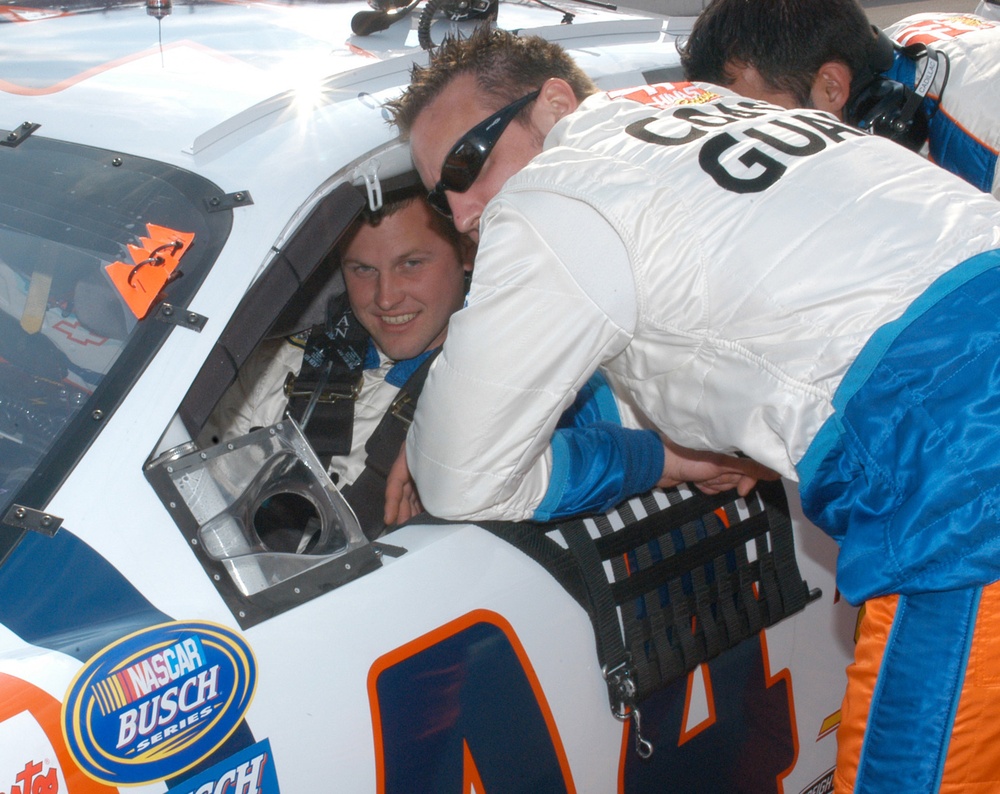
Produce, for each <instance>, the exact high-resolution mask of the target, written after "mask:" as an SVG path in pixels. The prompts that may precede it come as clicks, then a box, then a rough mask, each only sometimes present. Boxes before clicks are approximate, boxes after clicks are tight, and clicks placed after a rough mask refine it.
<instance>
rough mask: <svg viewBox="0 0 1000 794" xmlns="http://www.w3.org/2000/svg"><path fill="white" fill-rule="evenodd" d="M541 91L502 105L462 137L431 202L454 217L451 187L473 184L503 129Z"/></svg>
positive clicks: (430, 195)
mask: <svg viewBox="0 0 1000 794" xmlns="http://www.w3.org/2000/svg"><path fill="white" fill-rule="evenodd" d="M539 93H541V89H538V90H537V91H532V92H531V93H530V94H528V95H527V96H523V97H521V98H520V99H518V100H516V101H514V102H511V103H510V104H509V105H507V106H506V107H502V108H500V110H498V111H497V112H496V113H494V114H493V115H492V116H490V117H488V118H486V119H483V120H482V121H481V122H479V124H477V125H476V126H475V127H473V128H472V129H471V130H469V131H468V132H467V133H465V135H463V136H462V137H461V138H459V139H458V142H457V143H456V144H455V145H454V146H453V147H451V151H450V152H448V155H447V157H445V158H444V163H443V164H442V165H441V180H440V181H439V182H438V183H437V184H436V185H435V186H434V189H433V190H432V191H431V192H430V193H428V194H427V203H428V204H430V205H431V206H432V207H433V208H434V209H436V210H437V211H438V212H440V213H441V214H442V215H444V216H445V217H446V218H451V207H450V206H449V205H448V197H447V196H446V195H445V194H444V192H445V191H446V190H450V191H452V192H453V193H464V192H465V191H466V190H468V189H469V188H470V187H472V183H473V182H475V181H476V178H477V177H478V176H479V172H480V171H482V170H483V163H485V162H486V158H487V157H489V156H490V152H491V151H493V147H494V146H496V145H497V141H498V140H500V136H501V135H503V131H504V130H505V129H507V126H508V125H509V124H510V123H511V122H512V121H513V120H514V117H515V116H516V115H517V114H518V111H520V110H521V108H523V107H524V106H525V105H527V104H528V103H529V102H531V101H532V100H534V99H536V98H537V97H538V95H539Z"/></svg>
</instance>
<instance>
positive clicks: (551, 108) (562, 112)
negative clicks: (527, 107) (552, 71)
mask: <svg viewBox="0 0 1000 794" xmlns="http://www.w3.org/2000/svg"><path fill="white" fill-rule="evenodd" d="M579 105H580V103H579V101H577V98H576V94H574V93H573V87H572V86H571V85H570V84H569V83H567V82H566V81H565V80H563V79H562V78H561V77H550V78H549V79H548V80H546V81H545V82H544V83H542V89H541V93H539V95H538V99H536V100H535V103H534V105H533V106H532V108H531V121H532V123H533V124H534V125H535V126H536V127H537V128H538V130H539V131H540V132H541V134H542V135H543V136H545V135H548V134H549V131H550V130H551V129H552V128H553V127H554V126H555V125H556V122H557V121H559V119H561V118H562V117H563V116H568V115H569V114H570V113H572V112H573V111H574V110H576V109H577V107H579Z"/></svg>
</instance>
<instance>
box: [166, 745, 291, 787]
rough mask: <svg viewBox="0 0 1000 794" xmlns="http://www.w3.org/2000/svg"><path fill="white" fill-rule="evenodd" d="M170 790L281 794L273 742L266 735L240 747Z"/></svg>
mask: <svg viewBox="0 0 1000 794" xmlns="http://www.w3.org/2000/svg"><path fill="white" fill-rule="evenodd" d="M167 794H280V791H279V789H278V774H277V771H276V770H275V768H274V761H273V760H272V756H271V743H270V742H269V741H268V740H267V739H264V740H263V741H261V742H257V744H255V745H253V746H251V747H247V748H245V749H243V750H240V751H239V752H238V753H236V754H235V755H233V756H231V757H229V758H227V759H226V760H225V761H222V762H221V763H218V764H216V765H215V766H213V767H212V768H211V769H209V770H207V771H205V772H202V773H201V774H199V775H196V776H194V777H191V778H188V779H187V780H185V781H184V782H183V783H181V784H180V785H179V786H177V787H176V788H172V789H169V790H168V791H167Z"/></svg>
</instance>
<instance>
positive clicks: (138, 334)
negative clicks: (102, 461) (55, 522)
mask: <svg viewBox="0 0 1000 794" xmlns="http://www.w3.org/2000/svg"><path fill="white" fill-rule="evenodd" d="M0 184H2V185H3V190H2V192H0V517H2V516H3V515H5V514H6V512H7V509H8V508H9V506H10V505H11V504H12V503H13V502H14V501H15V498H16V501H17V502H18V503H19V504H26V505H28V506H29V507H36V508H41V507H43V506H44V503H45V502H46V501H47V500H48V499H49V497H51V494H52V492H53V491H54V490H55V488H57V487H58V485H59V484H60V483H61V482H62V479H63V478H64V477H65V476H66V474H68V472H69V471H70V470H71V469H72V467H73V465H75V463H76V461H77V460H78V458H79V456H80V455H81V454H82V453H83V451H84V450H85V449H86V447H87V446H88V445H89V443H90V442H91V441H92V440H93V438H94V436H95V435H96V434H97V432H98V430H99V428H100V426H102V425H103V421H104V420H106V418H107V416H109V415H110V413H111V412H112V411H113V410H114V408H115V407H117V405H118V404H119V403H120V402H121V399H122V398H123V397H124V395H125V393H127V391H128V389H129V388H130V387H131V385H132V383H134V381H135V379H136V378H137V377H138V375H139V374H140V373H141V372H142V369H143V368H144V366H145V364H146V362H147V361H148V360H149V358H150V357H151V356H152V355H153V353H155V351H156V350H157V349H158V347H159V345H160V344H162V341H163V339H164V338H165V336H166V334H167V333H168V332H169V330H170V327H171V326H170V325H169V324H167V323H164V322H162V321H160V320H157V319H153V318H154V317H155V314H156V307H157V303H156V302H154V303H153V305H152V307H151V308H150V309H149V312H148V314H147V315H146V317H147V319H142V320H139V319H138V318H137V313H136V312H135V311H133V310H132V309H130V308H129V307H128V306H127V305H126V303H125V301H124V300H123V298H122V294H121V290H119V289H117V288H116V287H115V286H114V284H113V282H112V276H111V275H110V273H109V269H108V266H109V265H113V263H116V262H118V263H123V265H127V266H128V269H127V270H125V271H124V272H125V273H126V274H127V275H128V276H132V275H134V274H133V273H132V269H133V268H134V265H135V262H136V259H135V258H134V257H133V256H132V253H131V252H130V250H129V247H128V246H129V245H132V246H137V250H139V251H141V250H143V246H144V245H145V246H146V248H147V249H148V248H150V247H151V246H149V238H150V236H152V237H153V238H154V239H155V238H156V237H157V235H159V236H161V237H162V236H166V237H170V238H173V237H174V236H176V235H184V236H185V239H187V240H191V242H190V244H189V246H188V247H189V248H190V250H186V251H185V252H184V254H183V255H182V256H181V258H180V259H179V262H178V264H177V267H176V270H177V272H176V273H175V274H174V275H173V277H172V278H171V280H170V281H169V282H168V283H167V284H166V286H165V287H163V291H162V293H161V297H162V299H164V300H166V301H169V302H170V303H171V304H173V305H174V306H180V307H183V306H185V305H186V303H187V301H188V300H190V297H191V296H192V295H193V293H194V291H195V289H196V288H197V286H198V285H199V284H200V283H201V281H202V279H203V278H204V276H205V274H206V272H207V270H208V267H209V266H210V265H211V263H212V262H213V261H214V259H215V257H216V256H217V254H218V251H219V250H220V248H221V246H222V244H223V243H224V242H225V239H226V236H227V235H228V234H229V228H230V225H231V212H229V211H222V212H211V213H210V212H209V211H208V207H209V206H210V203H209V202H210V200H211V199H212V198H213V197H217V196H220V195H222V191H221V190H219V189H218V188H216V187H215V186H214V185H212V184H211V183H209V182H207V181H206V180H204V179H202V178H200V177H197V176H195V175H193V174H190V173H188V172H186V171H182V170H180V169H177V168H174V167H171V166H167V165H164V164H162V163H156V162H151V161H148V160H142V159H141V158H135V157H129V156H126V155H117V154H115V153H111V152H106V151H102V150H97V149H92V148H88V147H82V146H76V145H70V144H65V143H60V142H57V141H51V140H46V139H44V138H41V137H39V136H37V135H33V136H31V137H29V138H27V139H26V140H24V141H23V142H21V143H20V144H19V145H17V146H0ZM216 203H218V202H216ZM150 224H153V225H154V226H152V227H151V226H150ZM151 228H152V230H153V232H154V233H153V234H152V235H151V234H150V230H151ZM190 235H193V239H192V238H191V237H190ZM143 238H146V242H145V243H144V242H143ZM112 270H113V268H112ZM180 276H183V278H181V277H180Z"/></svg>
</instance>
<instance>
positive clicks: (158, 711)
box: [62, 622, 257, 785]
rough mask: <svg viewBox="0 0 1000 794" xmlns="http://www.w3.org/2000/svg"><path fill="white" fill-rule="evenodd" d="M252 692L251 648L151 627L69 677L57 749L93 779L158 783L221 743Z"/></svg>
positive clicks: (220, 637) (182, 627) (211, 635)
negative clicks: (61, 746) (62, 742)
mask: <svg viewBox="0 0 1000 794" xmlns="http://www.w3.org/2000/svg"><path fill="white" fill-rule="evenodd" d="M256 683H257V675H256V667H255V664H254V658H253V653H252V651H251V650H250V647H249V646H248V645H247V644H246V641H245V640H244V639H243V638H242V637H240V636H239V635H237V634H235V633H234V632H232V631H230V630H229V629H227V628H225V627H224V626H219V625H216V624H213V623H202V622H185V623H164V624H162V625H159V626H152V627H150V628H148V629H143V630H142V631H138V632H136V633H135V634H131V635H129V636H128V637H125V638H124V639H122V640H119V641H118V642H116V643H114V644H113V645H109V646H108V647H107V648H105V649H104V650H103V651H101V652H100V653H99V654H97V655H96V656H94V657H93V658H92V659H91V660H90V661H89V662H87V664H86V665H85V666H84V668H83V669H82V670H81V671H80V672H79V673H78V674H77V676H76V678H75V679H74V680H73V683H72V684H71V685H70V688H69V691H68V692H67V694H66V699H65V702H64V704H63V711H62V719H63V731H64V733H65V735H66V743H67V745H68V746H69V748H70V752H71V753H72V754H73V757H74V759H75V760H76V762H77V763H78V764H79V765H80V766H81V767H82V768H83V770H84V771H85V772H86V773H87V774H88V775H90V776H92V777H93V778H95V779H97V780H100V781H103V782H107V783H112V784H115V785H134V784H140V783H149V782H152V781H155V780H162V779H164V778H167V777H171V776H173V775H177V774H179V773H181V772H183V771H185V770H186V769H190V768H191V767H192V766H194V765H195V764H197V763H198V762H199V761H201V760H202V759H203V758H205V757H206V756H207V755H209V753H211V752H212V751H213V750H215V748H217V747H218V746H219V745H221V744H222V743H223V742H224V741H225V740H226V739H227V738H228V737H229V735H230V734H231V733H232V732H233V731H234V730H235V729H236V727H237V726H238V725H239V724H240V720H242V718H243V715H244V714H245V713H246V710H247V708H249V706H250V701H251V699H252V698H253V693H254V688H255V687H256Z"/></svg>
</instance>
